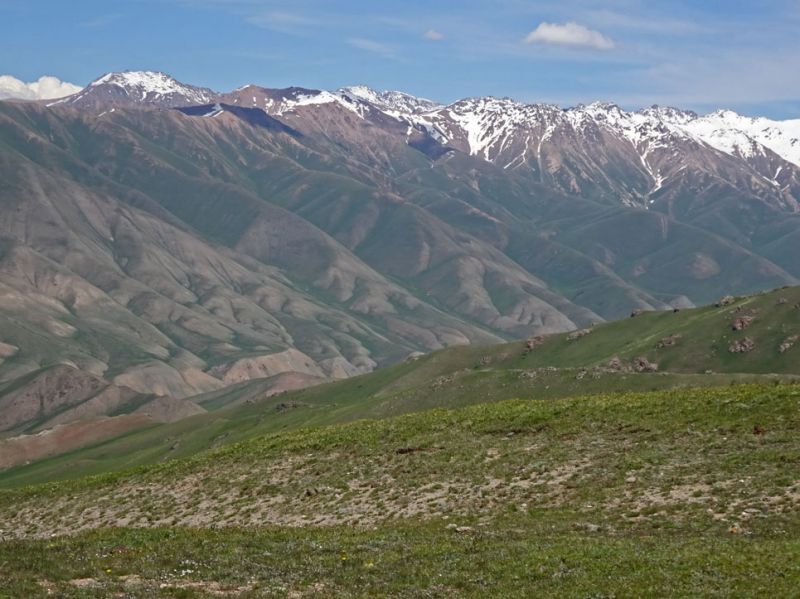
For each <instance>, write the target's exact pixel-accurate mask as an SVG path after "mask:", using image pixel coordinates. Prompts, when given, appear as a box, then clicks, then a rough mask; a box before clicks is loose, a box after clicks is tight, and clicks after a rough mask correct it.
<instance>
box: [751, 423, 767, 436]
mask: <svg viewBox="0 0 800 599" xmlns="http://www.w3.org/2000/svg"><path fill="white" fill-rule="evenodd" d="M765 432H766V430H765V429H764V427H763V426H761V425H760V424H756V425H755V426H754V427H753V434H754V435H763V434H764V433H765Z"/></svg>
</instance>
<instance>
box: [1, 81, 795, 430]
mask: <svg viewBox="0 0 800 599" xmlns="http://www.w3.org/2000/svg"><path fill="white" fill-rule="evenodd" d="M797 144H798V136H797V126H796V123H794V122H791V121H788V122H777V121H766V120H764V119H747V118H745V117H740V116H738V115H733V114H732V113H729V112H720V113H714V114H712V115H708V116H706V117H700V116H698V115H694V114H693V113H690V112H686V111H680V110H675V109H665V108H651V109H646V110H642V111H639V112H627V111H624V110H622V109H620V108H619V107H617V106H614V105H609V104H599V103H598V104H592V105H590V106H579V107H576V108H571V109H566V110H565V109H561V108H558V107H555V106H548V105H524V104H520V103H517V102H513V101H511V100H505V99H495V98H479V99H469V100H462V101H459V102H456V103H454V104H451V105H448V106H444V105H439V104H436V103H435V102H431V101H429V100H424V99H419V98H415V97H413V96H410V95H408V94H403V93H401V92H376V91H374V90H370V89H368V88H365V87H350V88H343V89H341V90H336V91H318V90H309V89H303V88H289V89H266V88H261V87H257V86H253V85H249V86H245V87H242V88H239V89H237V90H235V91H233V92H229V93H218V92H214V91H211V90H208V89H204V88H199V87H194V86H191V85H187V84H184V83H180V82H178V81H176V80H175V79H173V78H171V77H169V76H168V75H165V74H163V73H151V72H125V73H111V74H108V75H104V76H103V77H101V78H99V79H98V80H96V81H95V82H93V83H92V84H90V85H89V86H88V87H87V88H86V89H85V90H83V91H81V92H79V93H78V94H76V95H74V96H71V97H68V98H65V99H63V100H59V101H57V102H51V103H49V104H43V103H0V206H1V207H2V210H0V291H1V293H0V323H1V326H0V360H1V361H0V384H6V385H13V384H15V381H23V380H26V379H24V378H21V377H29V376H31V375H33V374H34V373H37V372H41V371H48V370H49V369H52V368H57V367H61V366H66V367H68V368H70V369H71V370H70V371H69V372H73V371H74V372H75V373H81V376H85V375H91V376H93V377H98V378H100V379H102V380H103V381H105V384H110V385H114V386H116V387H119V388H124V389H128V390H130V391H131V393H136V394H140V395H142V396H150V395H155V396H158V397H167V398H172V399H173V400H181V399H183V398H187V397H191V396H194V395H197V394H201V393H214V392H221V391H222V390H223V389H224V388H225V387H226V386H228V385H230V384H235V383H241V382H244V381H247V380H250V379H254V378H270V377H275V376H279V375H286V376H287V380H292V381H295V382H293V383H291V384H293V385H295V384H299V383H297V381H302V380H307V381H319V380H326V379H335V378H343V377H347V376H351V375H353V374H358V373H364V372H368V371H371V370H373V369H374V368H376V367H377V366H381V365H388V364H391V363H394V362H397V361H400V360H402V359H403V358H405V357H406V356H407V355H409V354H411V353H413V352H425V351H430V350H433V349H439V348H442V347H447V346H451V345H456V344H466V343H481V344H485V343H492V342H498V341H501V340H503V339H512V338H524V337H528V336H530V335H538V334H547V333H554V332H559V331H567V330H571V329H581V328H585V327H587V326H589V325H591V324H592V323H599V322H602V321H603V320H604V319H610V318H617V317H620V316H624V315H627V314H628V313H630V311H631V310H635V309H665V308H669V307H672V306H691V305H693V304H695V303H702V302H708V301H711V300H713V299H716V298H717V297H719V296H721V295H724V294H726V293H735V294H742V293H748V292H752V291H757V290H760V289H765V288H771V287H777V286H780V285H787V284H795V283H797V282H798V280H799V278H800V264H799V263H798V262H797V260H796V259H795V256H797V255H798V251H800V214H798V172H800V166H798V164H797V155H796V152H795V150H796V148H797ZM65 407H66V406H65ZM20 425H22V424H20Z"/></svg>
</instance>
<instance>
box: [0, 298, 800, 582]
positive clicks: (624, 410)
mask: <svg viewBox="0 0 800 599" xmlns="http://www.w3.org/2000/svg"><path fill="white" fill-rule="evenodd" d="M724 304H725V305H720V306H709V307H705V308H699V309H695V310H684V311H680V312H671V311H670V312H657V313H643V314H640V315H637V316H635V317H633V318H628V319H625V320H623V321H620V322H616V323H609V324H603V325H598V326H596V327H594V328H592V329H587V330H586V331H588V332H586V331H582V332H577V333H571V334H561V335H554V336H549V337H542V338H533V339H530V340H527V341H520V342H516V343H510V344H503V345H497V346H491V347H477V346H464V347H458V348H451V349H448V350H443V351H440V352H434V353H432V354H428V355H425V356H420V357H418V358H414V359H410V360H408V361H406V362H404V363H402V364H398V365H396V366H394V367H392V368H387V369H383V370H379V371H377V372H374V373H371V374H369V375H364V376H361V377H355V378H351V379H347V380H343V381H339V382H336V383H331V384H324V385H319V386H316V387H311V388H307V389H303V390H300V391H289V392H285V393H281V394H279V395H273V396H270V397H264V394H265V393H266V391H267V390H269V388H270V385H271V384H272V382H271V381H270V380H260V381H250V382H246V383H241V384H238V385H235V386H232V387H229V388H227V389H224V390H220V391H214V392H212V393H209V394H206V395H204V396H200V397H197V398H195V399H196V401H198V402H199V403H201V404H202V405H204V406H206V407H207V408H209V409H211V410H212V411H210V412H208V413H205V414H200V415H198V416H194V417H192V418H188V419H185V420H182V421H179V422H176V423H172V424H164V425H158V426H152V427H150V428H147V429H144V430H140V431H135V432H132V433H129V434H127V435H124V436H122V437H119V438H116V439H113V440H111V441H107V442H104V443H100V444H97V445H95V446H92V447H88V448H84V449H81V450H79V451H75V452H72V453H70V454H66V455H62V456H59V457H56V458H52V459H49V460H44V461H41V462H37V463H33V464H29V465H27V466H24V467H18V468H14V469H10V470H7V471H5V472H3V473H2V476H1V477H0V483H2V486H3V487H5V488H4V489H2V490H0V522H1V523H2V525H0V528H2V533H0V534H2V537H3V538H4V539H5V540H4V541H2V542H0V580H2V581H3V582H2V585H0V596H3V593H5V594H7V595H8V596H11V597H17V596H26V597H28V596H37V595H39V596H46V595H48V594H49V595H59V596H78V597H105V596H108V595H109V594H115V593H119V594H122V595H123V596H134V597H138V596H142V597H150V596H169V597H204V596H253V597H261V596H276V597H277V596H280V597H283V596H292V597H302V596H306V595H319V596H375V595H395V596H409V597H416V596H431V597H440V596H441V597H444V596H452V595H458V596H475V597H478V596H485V595H486V594H488V593H494V594H497V595H501V596H512V597H513V596H519V597H527V596H531V594H534V595H539V596H567V597H587V596H592V597H640V596H701V597H702V596H731V597H750V596H756V595H762V594H764V593H766V592H769V593H770V594H771V595H773V596H776V597H791V596H793V594H794V591H795V589H796V588H797V586H798V584H800V566H798V564H799V563H800V559H799V558H800V542H798V541H797V540H796V539H798V538H800V517H799V516H800V441H799V440H798V437H797V434H796V431H797V430H798V427H800V385H798V384H797V383H798V382H799V381H800V361H799V360H798V358H797V356H798V354H797V352H798V351H800V349H798V348H797V347H795V346H794V345H792V343H791V339H792V338H793V336H794V335H795V334H797V332H798V331H800V308H798V307H797V306H798V305H800V289H797V288H790V289H779V290H775V291H773V292H770V293H765V294H762V295H759V296H754V297H747V298H739V299H735V300H733V301H731V302H728V301H726V302H724ZM736 319H747V320H746V322H745V323H743V321H740V322H738V323H734V321H735V320H736ZM734 324H737V327H738V326H740V325H743V326H744V328H743V330H735V331H734V330H733V328H734V327H733V325H734ZM745 339H749V342H748V343H747V349H748V351H744V352H741V351H737V352H732V351H730V349H731V348H734V349H735V348H738V347H741V346H742V343H743V342H744V340H745ZM656 365H657V368H656ZM85 475H92V476H85ZM26 485H27V486H26Z"/></svg>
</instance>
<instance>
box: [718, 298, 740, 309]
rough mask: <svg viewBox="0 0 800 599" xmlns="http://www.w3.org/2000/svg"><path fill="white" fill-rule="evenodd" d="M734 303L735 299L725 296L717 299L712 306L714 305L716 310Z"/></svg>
mask: <svg viewBox="0 0 800 599" xmlns="http://www.w3.org/2000/svg"><path fill="white" fill-rule="evenodd" d="M735 301H736V298H735V297H733V296H732V295H726V296H724V297H721V298H720V299H719V301H718V302H717V303H716V304H714V305H715V306H716V307H717V308H721V307H723V306H730V305H731V304H732V303H733V302H735Z"/></svg>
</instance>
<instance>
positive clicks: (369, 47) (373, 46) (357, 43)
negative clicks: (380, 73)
mask: <svg viewBox="0 0 800 599" xmlns="http://www.w3.org/2000/svg"><path fill="white" fill-rule="evenodd" d="M347 43H348V44H349V45H351V46H353V47H354V48H358V49H359V50H366V51H367V52H372V53H374V54H379V55H381V56H383V57H384V58H394V57H395V52H394V49H393V48H392V47H391V46H387V45H386V44H382V43H380V42H376V41H375V40H369V39H365V38H362V37H351V38H349V39H348V40H347Z"/></svg>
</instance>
